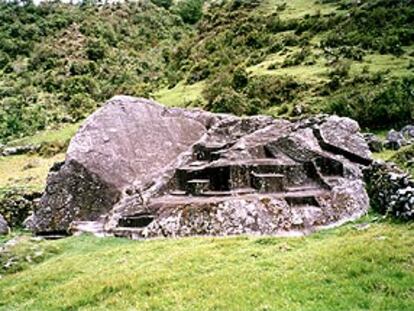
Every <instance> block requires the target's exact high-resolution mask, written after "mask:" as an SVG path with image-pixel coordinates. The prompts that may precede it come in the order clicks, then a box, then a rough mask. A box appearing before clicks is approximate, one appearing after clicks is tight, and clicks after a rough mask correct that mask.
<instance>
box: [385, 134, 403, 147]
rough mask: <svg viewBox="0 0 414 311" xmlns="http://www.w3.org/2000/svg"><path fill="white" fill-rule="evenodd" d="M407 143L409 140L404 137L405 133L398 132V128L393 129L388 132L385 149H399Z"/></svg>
mask: <svg viewBox="0 0 414 311" xmlns="http://www.w3.org/2000/svg"><path fill="white" fill-rule="evenodd" d="M406 144H407V141H406V140H405V139H404V136H403V134H401V133H400V132H397V131H396V130H391V131H389V132H388V135H387V140H386V141H385V143H384V147H385V149H391V150H398V149H400V148H401V147H402V146H405V145H406Z"/></svg>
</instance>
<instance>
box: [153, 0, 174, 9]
mask: <svg viewBox="0 0 414 311" xmlns="http://www.w3.org/2000/svg"><path fill="white" fill-rule="evenodd" d="M151 2H152V3H154V4H155V5H157V6H159V7H163V8H164V9H167V10H168V9H169V8H170V7H171V5H172V4H173V1H172V0H151Z"/></svg>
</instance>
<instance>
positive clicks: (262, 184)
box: [29, 96, 371, 238]
mask: <svg viewBox="0 0 414 311" xmlns="http://www.w3.org/2000/svg"><path fill="white" fill-rule="evenodd" d="M370 163H371V155H370V151H369V148H368V146H367V144H366V142H365V140H364V138H363V137H362V135H361V134H360V133H359V126H358V124H357V123H356V122H355V121H353V120H351V119H347V118H339V117H336V116H320V117H314V118H311V119H303V120H299V121H297V122H289V121H286V120H278V119H273V118H271V117H266V116H254V117H236V116H232V115H226V114H213V113H209V112H205V111H202V110H188V109H178V108H166V107H163V106H161V105H159V104H157V103H155V102H152V101H149V100H144V99H138V98H132V97H125V96H117V97H114V98H113V99H112V100H110V101H109V102H108V103H106V105H105V106H104V107H103V108H101V109H99V110H98V111H97V112H95V113H94V114H92V115H91V116H90V117H89V118H88V119H87V120H86V121H85V123H84V125H83V126H82V127H81V129H80V130H79V131H78V133H77V134H76V136H75V137H74V138H73V139H72V141H71V143H70V146H69V149H68V152H67V156H66V160H65V162H64V163H60V164H56V165H55V166H54V167H53V168H52V169H51V172H50V174H49V177H48V182H47V187H46V191H45V193H44V195H43V197H42V200H41V204H40V207H39V208H38V209H37V210H36V211H35V213H34V215H33V217H32V219H31V221H30V222H29V223H30V226H31V228H32V230H33V231H34V232H36V233H38V234H67V233H76V232H84V231H87V232H93V233H95V234H100V235H115V236H125V237H130V238H147V237H159V236H190V235H233V234H269V235H287V234H303V233H309V232H312V231H314V230H317V229H320V228H323V227H328V226H333V225H338V224H340V223H343V222H345V221H347V220H350V219H355V218H357V217H359V216H361V215H362V214H364V213H366V211H367V209H368V204H369V200H368V196H367V194H366V191H365V188H364V183H363V181H362V178H363V177H362V169H363V167H365V166H366V165H369V164H370Z"/></svg>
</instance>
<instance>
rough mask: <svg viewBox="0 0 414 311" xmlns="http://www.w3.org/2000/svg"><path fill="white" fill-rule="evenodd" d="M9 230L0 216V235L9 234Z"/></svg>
mask: <svg viewBox="0 0 414 311" xmlns="http://www.w3.org/2000/svg"><path fill="white" fill-rule="evenodd" d="M9 232H10V228H9V225H8V224H7V221H6V220H5V219H4V217H3V216H2V215H1V214H0V235H6V234H9Z"/></svg>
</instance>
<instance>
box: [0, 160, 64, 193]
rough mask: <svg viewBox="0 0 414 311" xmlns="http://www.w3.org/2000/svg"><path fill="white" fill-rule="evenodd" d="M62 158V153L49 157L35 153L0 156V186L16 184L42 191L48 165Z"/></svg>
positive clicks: (13, 185)
mask: <svg viewBox="0 0 414 311" xmlns="http://www.w3.org/2000/svg"><path fill="white" fill-rule="evenodd" d="M64 158H65V155H64V154H57V155H55V156H53V157H50V158H43V157H39V156H37V155H17V156H9V157H0V188H8V187H16V186H17V187H24V188H29V189H32V190H36V191H43V189H44V187H45V185H46V177H47V174H48V172H49V169H50V167H51V166H52V165H53V163H55V162H57V161H63V160H64Z"/></svg>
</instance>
